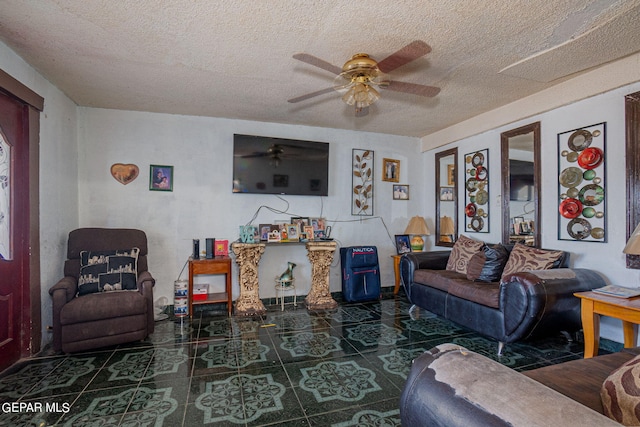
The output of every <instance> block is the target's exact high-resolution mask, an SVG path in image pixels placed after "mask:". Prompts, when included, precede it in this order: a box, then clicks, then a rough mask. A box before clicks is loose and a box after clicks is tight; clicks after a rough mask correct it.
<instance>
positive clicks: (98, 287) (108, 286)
mask: <svg viewBox="0 0 640 427" xmlns="http://www.w3.org/2000/svg"><path fill="white" fill-rule="evenodd" d="M139 252H140V249H138V248H132V249H123V250H116V251H94V252H89V251H82V252H80V277H79V278H78V295H80V296H82V295H87V294H92V293H95V292H109V291H119V290H136V289H137V288H138V284H137V283H138V253H139Z"/></svg>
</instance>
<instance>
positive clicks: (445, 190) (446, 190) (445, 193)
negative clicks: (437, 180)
mask: <svg viewBox="0 0 640 427" xmlns="http://www.w3.org/2000/svg"><path fill="white" fill-rule="evenodd" d="M440 200H442V201H443V202H453V187H440Z"/></svg>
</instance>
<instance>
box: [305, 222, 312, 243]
mask: <svg viewBox="0 0 640 427" xmlns="http://www.w3.org/2000/svg"><path fill="white" fill-rule="evenodd" d="M303 232H304V234H306V237H307V240H313V238H314V234H313V226H312V225H305V226H304V228H303Z"/></svg>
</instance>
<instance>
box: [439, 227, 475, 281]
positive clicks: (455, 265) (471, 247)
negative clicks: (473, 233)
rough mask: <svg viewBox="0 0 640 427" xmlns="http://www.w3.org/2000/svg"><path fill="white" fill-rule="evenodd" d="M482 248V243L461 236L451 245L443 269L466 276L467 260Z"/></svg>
mask: <svg viewBox="0 0 640 427" xmlns="http://www.w3.org/2000/svg"><path fill="white" fill-rule="evenodd" d="M482 246H484V243H483V242H481V241H479V240H474V239H470V238H468V237H467V236H465V235H464V234H461V235H460V237H459V238H458V241H457V242H456V243H455V244H454V245H453V249H452V250H451V254H450V255H449V260H448V261H447V266H446V267H445V268H446V269H447V270H449V271H457V272H458V273H462V274H467V265H468V264H469V260H470V259H471V257H472V256H473V255H474V254H476V253H477V252H479V251H480V250H482Z"/></svg>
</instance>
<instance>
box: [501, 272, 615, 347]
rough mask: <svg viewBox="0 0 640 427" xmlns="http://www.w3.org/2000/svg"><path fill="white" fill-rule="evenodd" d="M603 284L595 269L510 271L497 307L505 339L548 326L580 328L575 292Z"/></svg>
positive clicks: (509, 340) (568, 328) (571, 329)
mask: <svg viewBox="0 0 640 427" xmlns="http://www.w3.org/2000/svg"><path fill="white" fill-rule="evenodd" d="M604 285H606V283H605V281H604V279H603V278H602V277H601V276H600V275H599V274H598V273H596V272H595V271H592V270H588V269H582V268H575V269H570V268H554V269H550V270H538V271H529V272H519V273H513V274H510V275H508V276H506V277H504V278H503V279H502V282H501V286H500V308H501V310H502V312H503V313H504V322H505V334H506V337H505V338H506V341H508V342H511V341H515V340H518V339H520V338H523V337H524V334H525V333H527V334H528V335H530V334H535V333H538V332H544V331H545V329H546V328H547V327H548V328H549V329H550V330H554V331H558V330H564V331H568V332H573V331H577V330H579V329H580V328H581V320H580V300H579V299H578V298H576V297H575V296H573V294H574V293H575V292H581V291H588V290H591V289H595V288H600V287H602V286H604Z"/></svg>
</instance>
